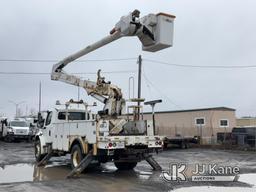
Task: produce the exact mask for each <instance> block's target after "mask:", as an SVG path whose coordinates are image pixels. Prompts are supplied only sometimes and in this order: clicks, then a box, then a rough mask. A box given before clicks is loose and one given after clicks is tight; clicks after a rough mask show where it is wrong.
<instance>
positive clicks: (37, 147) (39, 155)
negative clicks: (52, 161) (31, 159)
mask: <svg viewBox="0 0 256 192" xmlns="http://www.w3.org/2000/svg"><path fill="white" fill-rule="evenodd" d="M45 155H46V154H42V151H41V142H40V140H36V142H35V158H36V161H37V162H40V161H41V160H42V159H43V158H44V157H45Z"/></svg>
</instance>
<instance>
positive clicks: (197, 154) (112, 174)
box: [0, 142, 256, 192]
mask: <svg viewBox="0 0 256 192" xmlns="http://www.w3.org/2000/svg"><path fill="white" fill-rule="evenodd" d="M155 159H156V160H157V161H158V162H159V164H160V165H161V166H162V168H163V169H164V170H168V169H169V164H170V163H186V164H187V165H188V167H193V166H194V165H195V164H196V163H200V164H203V163H205V164H209V163H216V164H218V165H221V166H224V165H226V166H238V167H239V168H240V174H239V175H240V178H239V179H238V181H237V182H192V181H190V180H189V179H188V181H185V182H176V181H173V182H167V181H164V180H163V179H162V177H161V172H155V171H152V169H151V167H150V166H149V165H148V164H147V162H140V163H139V164H138V165H137V167H136V168H135V169H134V170H133V171H118V170H117V169H116V168H115V166H114V165H113V163H107V164H105V165H102V166H100V167H99V166H91V167H90V168H89V169H88V170H87V171H86V173H83V174H82V175H81V176H80V177H79V178H75V179H65V177H66V175H67V174H68V173H69V171H70V170H71V169H70V163H69V157H68V156H67V157H62V158H52V159H51V161H50V162H49V163H48V165H47V166H45V167H37V166H36V165H35V159H34V151H33V144H31V143H4V142H0V192H2V191H3V192H16V191H19V192H23V191H28V192H30V191H31V192H32V191H33V192H34V191H37V192H41V191H42V192H43V191H44V192H51V191H72V192H76V191H93V192H95V191H111V192H112V191H170V190H174V191H179V192H180V191H232V192H233V191H256V187H255V185H256V182H255V181H256V161H255V160H256V153H255V152H246V151H228V150H218V149H215V150H214V149H200V148H191V149H185V150H180V149H170V150H166V151H163V152H161V153H159V154H158V155H155Z"/></svg>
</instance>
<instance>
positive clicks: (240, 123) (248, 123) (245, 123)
mask: <svg viewBox="0 0 256 192" xmlns="http://www.w3.org/2000/svg"><path fill="white" fill-rule="evenodd" d="M236 126H237V127H256V118H255V117H241V118H237V119H236Z"/></svg>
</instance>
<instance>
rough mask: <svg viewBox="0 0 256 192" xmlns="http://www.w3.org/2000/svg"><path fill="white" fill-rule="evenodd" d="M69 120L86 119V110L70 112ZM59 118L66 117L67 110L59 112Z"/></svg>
mask: <svg viewBox="0 0 256 192" xmlns="http://www.w3.org/2000/svg"><path fill="white" fill-rule="evenodd" d="M67 114H68V120H71V121H74V120H85V112H68V113H67ZM58 119H59V120H65V119H66V112H59V114H58Z"/></svg>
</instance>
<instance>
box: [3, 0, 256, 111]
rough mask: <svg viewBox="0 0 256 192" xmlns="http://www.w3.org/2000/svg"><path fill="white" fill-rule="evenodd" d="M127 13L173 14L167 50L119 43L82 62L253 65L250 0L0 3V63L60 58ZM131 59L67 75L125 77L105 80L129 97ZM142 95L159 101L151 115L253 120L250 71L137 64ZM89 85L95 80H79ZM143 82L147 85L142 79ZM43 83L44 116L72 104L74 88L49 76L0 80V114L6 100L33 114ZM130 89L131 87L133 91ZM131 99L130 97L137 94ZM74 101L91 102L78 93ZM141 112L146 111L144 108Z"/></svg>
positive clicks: (38, 67)
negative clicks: (222, 114) (230, 112)
mask: <svg viewBox="0 0 256 192" xmlns="http://www.w3.org/2000/svg"><path fill="white" fill-rule="evenodd" d="M134 9H139V10H140V11H141V16H143V15H146V14H148V13H158V12H166V13H170V14H174V15H176V17H177V18H176V20H175V28H174V31H175V33H174V45H173V47H172V48H168V49H165V50H162V51H160V52H156V53H147V52H143V51H142V50H141V44H140V42H139V40H138V39H137V38H136V37H133V38H130V37H129V38H123V39H120V40H118V41H116V42H114V43H112V44H109V45H107V46H105V47H103V48H101V49H98V50H96V51H95V52H93V53H90V54H89V55H87V56H85V57H83V58H82V59H84V60H85V59H113V58H114V59H118V58H136V57H138V55H139V54H141V55H142V57H143V58H144V59H153V60H158V61H164V62H168V63H175V64H182V65H205V66H207V65H224V66H231V65H232V66H233V65H254V64H256V62H255V61H256V35H255V34H256V11H255V9H256V1H254V0H225V1H223V0H207V1H206V0H140V1H138V0H129V1H123V0H122V1H121V0H119V1H118V0H106V1H102V0H94V1H85V0H80V1H78V0H72V1H71V0H69V1H68V0H41V1H39V0H38V1H34V0H26V1H25V0H23V1H22V0H16V1H15V0H1V1H0V59H46V60H47V59H57V60H59V59H62V58H64V57H66V56H68V55H70V54H72V53H74V52H76V51H78V50H80V49H82V48H84V47H86V46H87V45H89V44H90V43H93V42H96V41H98V40H100V39H101V38H103V37H105V36H106V35H107V34H108V32H109V31H110V30H111V29H112V28H113V26H114V25H115V23H116V22H117V21H118V20H119V18H120V17H121V16H122V15H126V14H127V13H128V12H131V11H133V10H134ZM53 64H54V63H52V62H49V63H32V62H0V66H1V68H0V72H50V71H51V68H52V65H53ZM137 67H138V66H137V64H136V59H134V60H129V61H113V62H83V63H73V64H70V66H68V67H67V69H66V70H67V71H70V72H89V73H91V72H96V71H97V70H98V69H102V71H103V72H104V71H107V72H109V71H120V70H122V71H123V70H125V71H129V72H127V73H122V74H109V73H106V74H104V75H105V76H106V79H107V80H110V81H111V82H112V83H114V84H116V85H118V86H119V87H120V88H122V90H123V92H124V94H125V96H126V97H128V79H129V77H130V76H134V78H135V79H136V78H137V72H136V71H137ZM143 68H144V70H143V71H144V75H143V79H142V80H143V87H142V96H143V97H145V98H146V100H151V99H159V98H161V99H163V103H162V104H159V105H158V106H157V110H179V109H192V108H204V107H217V106H226V107H232V108H235V109H237V116H245V115H246V116H247V115H251V116H256V96H255V95H256V88H255V87H254V84H255V82H256V75H255V74H256V68H247V69H209V68H207V69H204V68H182V67H173V66H167V65H161V64H157V63H150V62H147V61H145V60H144V61H143ZM83 77H84V78H86V79H90V80H96V75H93V74H90V75H83ZM145 77H146V78H147V79H148V80H146V78H145ZM40 81H42V88H43V109H48V108H49V107H51V106H52V105H53V104H54V103H55V101H56V100H61V101H62V102H64V101H66V100H68V99H70V98H77V92H78V91H77V88H76V87H74V86H71V85H67V84H64V83H62V82H55V81H51V80H50V76H49V75H1V74H0V88H1V89H0V90H1V91H0V98H1V99H0V113H5V114H6V115H8V116H13V115H14V114H15V106H14V105H13V104H11V103H9V102H8V101H10V100H12V101H15V102H21V101H26V103H24V104H22V105H21V108H22V110H23V111H24V112H25V111H26V107H27V108H28V109H30V108H36V109H37V108H38V107H37V106H38V85H39V82H40ZM135 89H137V87H135ZM136 94H137V93H136ZM81 97H83V99H84V100H87V101H88V102H92V101H94V100H93V99H91V98H90V97H88V96H87V95H86V93H85V92H84V91H81ZM145 110H149V108H146V109H145Z"/></svg>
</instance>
